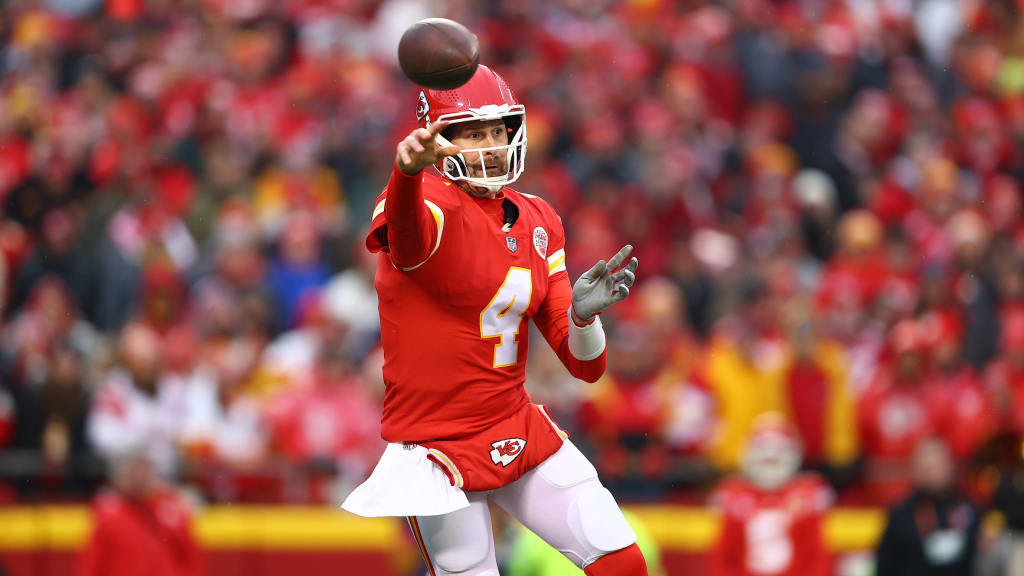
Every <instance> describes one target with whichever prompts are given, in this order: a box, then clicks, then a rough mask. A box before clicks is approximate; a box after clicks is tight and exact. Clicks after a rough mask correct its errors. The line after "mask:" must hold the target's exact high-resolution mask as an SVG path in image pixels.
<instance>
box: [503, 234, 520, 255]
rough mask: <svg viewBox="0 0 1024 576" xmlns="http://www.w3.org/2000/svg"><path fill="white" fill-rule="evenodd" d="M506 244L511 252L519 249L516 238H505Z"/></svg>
mask: <svg viewBox="0 0 1024 576" xmlns="http://www.w3.org/2000/svg"><path fill="white" fill-rule="evenodd" d="M505 244H506V245H507V246H508V251H509V252H515V251H516V250H518V249H519V242H517V241H516V237H515V236H505Z"/></svg>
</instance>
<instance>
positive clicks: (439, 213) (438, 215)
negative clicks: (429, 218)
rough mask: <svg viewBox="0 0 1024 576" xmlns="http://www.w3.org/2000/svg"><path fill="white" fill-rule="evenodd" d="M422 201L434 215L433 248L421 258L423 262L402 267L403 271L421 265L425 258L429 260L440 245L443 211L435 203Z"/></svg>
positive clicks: (442, 229) (442, 230)
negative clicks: (434, 236)
mask: <svg viewBox="0 0 1024 576" xmlns="http://www.w3.org/2000/svg"><path fill="white" fill-rule="evenodd" d="M423 203H424V204H426V205H427V208H429V209H430V212H431V213H432V214H433V215H434V222H435V223H436V224H437V241H436V242H434V249H433V250H431V251H430V254H427V258H426V259H425V260H423V262H420V263H419V264H417V265H415V266H411V267H409V268H402V271H403V272H410V271H412V270H415V269H417V268H419V267H420V266H423V265H424V264H426V263H427V260H430V257H431V256H433V255H434V252H437V249H438V248H440V247H441V234H443V233H444V211H443V210H441V209H440V208H438V206H437V204H434V203H433V202H431V201H430V200H424V201H423Z"/></svg>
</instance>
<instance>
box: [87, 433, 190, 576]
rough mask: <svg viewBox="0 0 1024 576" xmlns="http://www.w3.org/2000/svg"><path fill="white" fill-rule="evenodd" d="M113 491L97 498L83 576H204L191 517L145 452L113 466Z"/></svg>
mask: <svg viewBox="0 0 1024 576" xmlns="http://www.w3.org/2000/svg"><path fill="white" fill-rule="evenodd" d="M111 477H112V483H111V484H112V485H111V489H110V490H107V491H105V492H102V493H101V494H99V495H98V496H97V497H96V500H95V502H94V505H93V529H92V534H91V535H90V536H89V540H88V542H87V543H86V545H85V548H84V549H83V550H82V552H81V554H80V555H79V558H78V566H77V568H78V569H77V574H78V576H100V575H104V576H136V575H138V574H153V575H155V576H201V575H202V574H205V573H206V569H205V566H204V560H203V556H202V552H201V550H200V548H199V544H198V542H197V541H196V538H195V535H194V534H193V531H192V518H191V512H190V511H189V509H188V506H187V505H186V504H185V502H184V501H183V500H182V499H181V498H180V497H179V496H178V495H177V494H175V493H174V492H173V491H171V489H170V488H169V487H168V486H166V485H165V484H164V483H163V481H162V480H161V478H160V475H159V473H158V472H157V471H156V468H155V466H154V465H153V463H151V462H150V461H149V459H148V457H147V456H146V455H145V454H144V453H138V452H132V453H124V454H121V455H120V456H118V457H117V459H116V460H114V461H113V463H112V474H111Z"/></svg>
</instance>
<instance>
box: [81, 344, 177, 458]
mask: <svg viewBox="0 0 1024 576" xmlns="http://www.w3.org/2000/svg"><path fill="white" fill-rule="evenodd" d="M118 356H119V359H118V362H117V364H115V365H114V366H113V367H112V368H111V369H110V370H109V371H107V373H106V374H104V375H103V376H102V377H101V379H100V383H99V386H98V388H97V390H96V394H95V396H94V398H93V400H92V407H91V408H90V411H89V417H88V422H87V424H86V426H87V429H86V430H87V434H88V437H89V440H90V442H91V443H92V445H93V447H94V448H95V449H96V451H97V453H99V454H100V455H101V456H103V457H104V458H108V459H118V458H121V457H124V456H125V455H128V454H133V453H137V452H145V453H146V454H147V455H148V457H149V458H151V459H152V465H153V466H154V467H155V468H156V469H157V471H158V472H159V473H160V474H161V475H170V474H173V473H174V472H175V471H176V470H177V468H178V436H179V433H180V428H181V426H182V424H183V422H185V419H186V416H188V415H189V412H188V407H187V405H186V404H185V389H184V387H182V386H181V385H180V383H178V382H170V383H167V385H164V383H163V382H161V378H160V376H161V370H162V365H163V360H164V359H163V354H162V348H161V345H160V340H159V336H158V335H157V334H156V332H154V331H153V330H152V329H151V328H148V327H146V326H144V325H142V324H132V325H129V326H127V327H126V328H125V330H124V333H123V334H122V336H121V340H120V342H119V345H118Z"/></svg>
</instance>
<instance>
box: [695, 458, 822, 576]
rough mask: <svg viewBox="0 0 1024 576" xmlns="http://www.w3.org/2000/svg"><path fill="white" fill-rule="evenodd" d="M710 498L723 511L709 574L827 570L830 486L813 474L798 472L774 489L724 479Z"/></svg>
mask: <svg viewBox="0 0 1024 576" xmlns="http://www.w3.org/2000/svg"><path fill="white" fill-rule="evenodd" d="M712 503H713V505H714V507H715V508H716V509H717V511H718V512H719V514H720V516H721V521H722V527H721V531H720V532H719V537H718V541H717V542H716V543H715V545H714V546H713V547H712V550H711V558H710V567H711V570H710V574H711V575H712V576H762V575H772V576H824V575H826V574H831V573H832V570H831V558H830V556H829V553H828V549H827V547H826V545H825V538H824V535H823V528H822V527H823V521H824V516H825V512H826V511H827V510H828V508H829V507H830V506H831V503H832V491H831V490H830V489H829V488H828V486H826V485H825V484H824V483H823V482H821V481H820V480H819V479H818V478H817V477H815V476H811V475H801V476H797V477H796V478H794V479H793V480H791V481H790V482H789V483H788V484H786V485H785V486H783V487H782V488H780V489H778V490H775V491H764V490H761V489H759V488H757V487H755V486H753V485H752V484H750V483H748V482H747V481H745V480H742V479H732V480H727V481H726V482H725V483H723V484H722V486H720V487H719V488H718V490H716V492H715V494H714V496H713V497H712Z"/></svg>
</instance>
